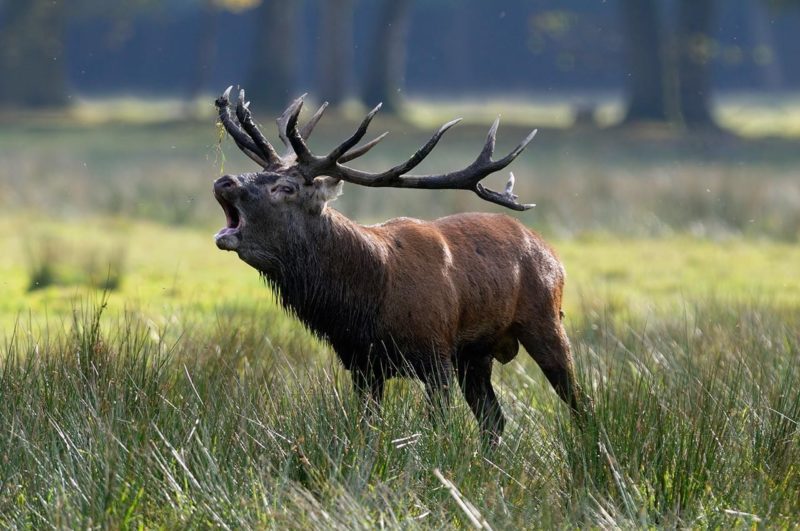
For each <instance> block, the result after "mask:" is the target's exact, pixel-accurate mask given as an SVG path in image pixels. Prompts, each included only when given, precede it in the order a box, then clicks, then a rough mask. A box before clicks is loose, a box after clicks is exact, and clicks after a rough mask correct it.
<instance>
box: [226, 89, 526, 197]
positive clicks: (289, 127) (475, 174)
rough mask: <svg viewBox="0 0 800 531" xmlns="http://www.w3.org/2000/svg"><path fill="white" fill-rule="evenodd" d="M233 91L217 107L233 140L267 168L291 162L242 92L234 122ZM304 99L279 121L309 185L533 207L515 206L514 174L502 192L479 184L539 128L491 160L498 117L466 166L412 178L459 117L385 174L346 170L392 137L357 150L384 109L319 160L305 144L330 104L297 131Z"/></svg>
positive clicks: (369, 115) (369, 116)
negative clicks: (423, 192) (451, 194)
mask: <svg viewBox="0 0 800 531" xmlns="http://www.w3.org/2000/svg"><path fill="white" fill-rule="evenodd" d="M231 89H232V87H228V90H226V91H225V92H224V93H223V94H222V96H220V97H219V98H218V99H217V100H216V102H215V103H216V106H217V109H218V110H219V119H220V122H222V125H223V126H224V127H225V129H226V130H227V131H228V133H229V134H230V135H231V137H233V140H234V142H235V143H236V145H237V146H239V149H241V150H242V151H243V152H244V153H245V154H246V155H247V156H248V157H250V158H251V159H253V160H254V161H255V162H256V163H258V164H259V165H261V166H262V167H264V168H265V169H266V168H272V167H275V166H278V165H284V164H287V163H288V162H290V160H291V159H289V160H287V158H288V157H286V156H284V157H280V156H279V155H278V154H277V152H276V151H275V148H273V147H272V145H271V144H270V143H269V141H267V139H266V138H265V137H264V135H263V134H262V133H261V131H260V130H259V129H258V127H257V126H256V124H255V122H254V121H253V119H252V116H251V114H250V109H249V108H248V106H249V102H247V103H246V102H245V101H244V100H245V98H244V90H240V91H239V102H238V103H237V105H236V120H234V117H233V115H232V114H231V111H230V101H229V96H230V91H231ZM304 98H305V94H303V95H302V96H300V97H299V98H297V99H296V100H295V101H294V102H292V104H291V105H289V107H288V108H287V109H286V111H284V113H283V114H282V115H281V117H280V118H278V120H277V122H278V129H279V134H280V137H281V140H282V141H283V143H284V144H286V146H287V147H291V149H292V151H293V152H294V158H295V160H296V167H297V168H298V169H299V170H300V173H302V175H303V177H304V179H305V180H306V182H307V183H309V184H310V183H311V182H313V181H314V179H315V178H316V177H321V176H326V177H329V178H331V179H335V180H341V181H347V182H350V183H353V184H359V185H362V186H370V187H391V188H421V189H438V190H442V189H453V190H471V191H473V192H475V193H476V194H477V195H478V196H479V197H480V198H482V199H484V200H486V201H490V202H492V203H496V204H498V205H502V206H504V207H507V208H511V209H513V210H520V211H521V210H527V209H529V208H532V207H534V206H535V205H534V204H525V203H518V202H517V199H518V197H517V196H516V195H515V194H514V191H513V190H514V174H513V173H511V174H510V178H509V180H508V182H507V183H506V187H505V190H504V191H503V192H496V191H494V190H490V189H488V188H486V187H485V186H483V185H482V184H481V181H482V180H483V179H484V178H486V177H487V176H488V175H490V174H492V173H495V172H497V171H499V170H502V169H503V168H505V167H506V166H508V165H509V164H511V162H512V161H513V160H514V159H515V158H517V156H519V154H520V153H522V151H523V150H524V149H525V148H526V147H527V146H528V144H529V143H530V142H531V140H533V137H534V136H536V133H537V130H536V129H534V130H533V131H532V132H531V133H530V134H529V135H528V136H527V137H525V138H524V139H523V140H522V142H520V143H519V145H517V147H515V148H514V149H513V150H512V151H511V153H509V154H508V155H506V156H505V157H503V158H502V159H500V160H492V154H493V153H494V146H495V137H496V135H497V128H498V126H499V125H500V118H497V119H496V120H495V121H494V124H492V127H491V128H490V129H489V134H488V135H487V137H486V143H485V144H484V146H483V149H481V152H480V153H479V154H478V157H477V158H476V159H475V161H474V162H472V164H470V165H469V166H467V167H466V168H464V169H461V170H458V171H454V172H449V173H443V174H437V175H408V172H409V171H411V170H412V169H414V168H415V167H416V166H417V165H419V163H420V162H422V160H423V159H425V157H427V156H428V155H429V154H430V152H431V151H433V148H435V147H436V144H437V143H438V142H439V139H441V137H442V135H444V134H445V133H446V132H447V130H448V129H450V128H451V127H453V126H454V125H456V124H457V123H458V122H460V121H461V119H460V118H459V119H456V120H453V121H451V122H448V123H446V124H444V125H443V126H442V127H440V128H439V130H438V131H436V132H435V133H434V134H433V136H432V137H431V138H430V140H428V142H427V143H425V145H423V146H422V147H421V148H419V149H418V150H417V152H416V153H414V154H413V155H412V156H411V157H410V158H409V159H408V160H406V161H405V162H404V163H402V164H400V165H398V166H395V167H393V168H391V169H389V170H386V171H384V172H380V173H369V172H365V171H361V170H357V169H355V168H351V167H349V166H345V165H344V163H345V162H349V161H351V160H353V159H355V158H358V157H360V156H362V155H364V154H365V153H367V152H368V151H369V150H370V149H372V148H373V147H375V145H376V144H378V142H380V141H381V140H383V138H384V137H385V136H386V135H387V134H388V133H383V134H382V135H380V136H378V137H377V138H375V139H373V140H371V141H369V142H367V143H365V144H363V145H362V146H360V147H358V148H356V147H355V146H356V144H358V143H359V142H360V141H361V139H362V138H363V137H364V135H365V134H366V132H367V128H368V127H369V124H370V122H371V121H372V118H373V117H374V116H375V114H376V113H377V112H378V111H379V110H380V108H381V105H380V104H378V105H377V106H376V107H375V108H374V109H372V110H371V111H370V112H369V113H367V115H366V116H365V117H364V119H363V120H362V121H361V124H360V125H359V126H358V128H357V129H356V130H355V132H354V133H353V134H352V135H351V136H350V137H349V138H347V139H346V140H345V141H344V142H342V143H341V144H339V145H338V146H336V147H335V148H334V149H333V150H332V151H331V152H330V153H328V154H327V155H325V156H318V155H315V154H314V153H312V152H311V150H310V149H309V148H308V145H307V144H306V140H307V139H308V137H309V135H310V134H311V131H312V130H313V129H314V126H315V125H316V124H317V122H318V121H319V119H320V118H321V117H322V114H323V113H324V112H325V109H326V107H327V106H328V103H327V102H325V103H323V104H322V106H321V107H320V108H319V110H317V112H316V113H314V116H312V117H311V119H310V120H309V121H308V123H306V124H305V126H303V128H302V129H298V126H297V121H298V117H299V116H300V111H301V110H302V108H303V99H304ZM237 120H238V123H237ZM354 148H355V149H354ZM290 155H291V153H290Z"/></svg>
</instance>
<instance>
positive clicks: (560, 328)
mask: <svg viewBox="0 0 800 531" xmlns="http://www.w3.org/2000/svg"><path fill="white" fill-rule="evenodd" d="M519 341H520V343H522V346H524V347H525V350H527V351H528V354H530V355H531V357H532V358H533V359H534V361H536V363H537V365H539V368H541V369H542V372H543V373H544V375H545V377H546V378H547V381H548V382H550V385H552V386H553V389H555V391H556V393H557V394H558V396H559V397H560V398H561V400H563V401H564V402H565V403H566V404H567V405H568V406H569V407H570V409H571V410H572V412H573V413H575V414H576V415H577V416H578V417H579V418H583V417H585V415H586V414H587V413H588V412H589V411H591V401H589V400H588V399H587V398H586V397H585V396H584V395H583V392H582V390H581V388H580V386H579V385H578V382H577V380H576V378H575V366H574V364H573V362H572V354H571V352H570V346H569V340H568V339H567V334H566V331H565V330H564V325H563V324H562V323H561V321H560V319H559V320H558V321H557V322H555V323H552V324H551V325H550V326H544V327H542V328H540V329H539V330H523V331H521V332H520V334H519Z"/></svg>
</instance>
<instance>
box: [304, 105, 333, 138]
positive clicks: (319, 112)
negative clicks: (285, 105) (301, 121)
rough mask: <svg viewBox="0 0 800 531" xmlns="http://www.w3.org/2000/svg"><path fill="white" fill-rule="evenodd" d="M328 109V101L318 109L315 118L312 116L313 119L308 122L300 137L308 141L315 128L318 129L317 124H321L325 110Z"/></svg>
mask: <svg viewBox="0 0 800 531" xmlns="http://www.w3.org/2000/svg"><path fill="white" fill-rule="evenodd" d="M327 108H328V102H327V101H326V102H325V103H323V104H322V105H320V106H319V109H317V112H315V113H314V116H312V117H311V119H310V120H309V121H308V122H306V125H304V126H303V128H302V129H301V130H300V136H302V137H303V138H305V139H306V140H308V137H309V136H310V135H311V131H313V130H314V127H316V125H317V122H319V119H320V118H322V115H323V114H324V113H325V109H327Z"/></svg>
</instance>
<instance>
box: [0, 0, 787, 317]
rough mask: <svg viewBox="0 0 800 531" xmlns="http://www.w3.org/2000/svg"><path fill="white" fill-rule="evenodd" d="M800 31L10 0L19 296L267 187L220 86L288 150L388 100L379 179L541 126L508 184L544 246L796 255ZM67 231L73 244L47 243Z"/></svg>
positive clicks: (490, 12) (376, 215)
mask: <svg viewBox="0 0 800 531" xmlns="http://www.w3.org/2000/svg"><path fill="white" fill-rule="evenodd" d="M798 28H800V2H797V1H792V0H724V1H723V0H602V1H601V0H597V1H591V2H586V1H582V0H559V1H556V0H506V1H498V2H495V1H492V2H488V1H480V0H460V1H455V0H424V1H423V0H417V1H413V0H305V1H289V0H136V1H131V2H115V3H110V2H101V1H97V0H72V1H70V2H66V1H64V0H0V73H1V74H2V75H0V160H2V165H0V208H2V209H3V212H4V213H5V214H4V216H3V217H2V218H0V221H2V222H3V223H4V229H3V230H4V240H5V241H8V242H10V245H9V247H10V248H12V249H15V250H16V251H15V252H13V253H10V254H9V256H10V257H11V258H8V259H7V260H9V263H8V267H9V268H11V269H12V270H13V272H14V273H13V274H11V273H9V275H8V277H9V278H20V279H21V278H26V280H19V281H17V282H16V284H13V285H14V287H15V288H14V289H18V290H22V291H24V290H25V288H26V287H28V288H31V289H35V288H37V287H43V286H49V285H53V284H59V283H60V284H71V283H74V282H73V280H74V279H76V278H77V279H80V278H86V277H97V276H98V275H99V273H98V272H99V271H108V270H114V271H117V270H119V271H123V270H125V269H126V268H127V269H128V270H130V268H131V267H132V266H131V263H133V262H135V258H134V257H131V256H128V254H126V251H130V252H134V250H135V249H137V248H138V246H139V244H140V242H137V241H135V239H131V238H130V237H129V236H128V232H126V231H129V230H131V229H130V227H131V226H133V225H131V224H132V223H133V224H135V223H142V222H145V223H150V222H155V223H157V224H160V225H162V226H165V227H167V226H171V227H179V228H183V227H185V228H190V229H202V230H203V231H207V232H211V233H213V230H215V228H216V227H217V226H218V225H219V224H220V223H221V221H222V218H221V212H220V211H219V209H218V206H217V205H216V204H215V202H214V199H213V197H212V194H211V193H210V182H211V181H212V180H213V179H214V178H215V177H217V176H219V175H220V173H222V172H235V171H249V170H252V166H251V165H250V161H249V160H248V159H247V158H246V157H244V156H242V155H241V154H240V153H239V152H238V151H237V150H236V149H235V147H234V146H233V144H231V143H230V142H229V141H227V140H225V139H224V138H223V137H221V136H220V133H219V130H218V129H217V128H215V127H214V121H215V115H214V108H213V104H212V102H213V99H214V98H215V97H216V95H218V94H219V93H220V92H221V91H222V90H224V89H225V87H227V86H228V85H240V86H242V87H244V88H246V89H247V96H248V99H250V100H251V101H252V109H253V111H254V114H255V117H256V119H257V120H259V121H260V122H261V123H262V125H263V128H264V131H265V133H266V134H268V135H272V137H273V138H274V136H275V130H274V125H273V119H274V117H276V116H278V115H279V114H280V112H281V111H282V110H283V109H284V107H285V106H286V105H287V103H288V102H289V101H290V100H291V99H293V98H295V97H297V96H298V95H299V94H301V93H304V92H308V93H309V98H310V100H311V103H320V102H322V101H329V102H330V103H331V107H330V109H329V110H328V113H327V115H326V117H325V118H324V119H323V120H322V122H321V123H320V125H319V126H318V129H317V131H316V132H315V136H314V138H313V139H312V148H314V149H318V150H320V151H321V150H323V149H325V148H327V147H329V146H332V145H334V144H335V143H338V141H339V140H340V139H341V138H342V137H343V136H344V135H345V134H346V131H348V130H349V129H350V128H352V127H354V126H355V124H357V123H358V121H359V120H360V118H361V117H362V116H363V114H364V113H365V111H366V110H367V109H368V108H371V107H372V106H373V105H375V104H376V103H377V102H378V101H382V102H383V103H384V107H383V109H382V111H381V113H380V114H379V116H378V118H377V120H376V121H375V122H374V123H373V127H372V128H373V130H374V133H375V134H378V133H380V132H383V131H386V130H388V131H390V132H391V135H390V136H389V137H388V138H387V139H386V140H384V142H383V145H382V146H380V147H379V148H378V149H375V150H373V151H372V152H370V154H369V155H367V156H366V157H364V158H363V159H360V160H359V162H360V164H362V167H363V168H364V169H366V170H373V171H374V170H378V169H384V168H386V167H390V166H393V165H395V164H397V163H398V162H399V161H401V160H404V159H405V158H406V157H408V156H409V154H410V153H413V151H414V150H415V149H416V148H417V147H418V146H419V145H421V143H423V142H424V141H425V140H426V139H427V138H428V136H429V135H430V132H431V131H432V130H434V129H435V128H437V127H438V125H439V124H441V123H444V122H445V121H449V120H451V119H452V118H454V117H456V116H463V117H464V118H465V120H464V122H463V123H462V124H460V125H459V126H458V127H457V128H454V129H453V130H452V131H451V132H448V134H447V137H446V138H445V139H444V140H443V142H442V143H441V144H440V145H439V147H437V150H436V153H434V154H433V156H431V157H429V158H428V159H427V160H426V161H425V162H424V163H423V165H422V166H421V168H420V171H423V172H427V171H439V170H452V169H453V168H456V167H461V166H464V165H466V164H468V163H469V162H470V161H471V160H472V159H473V158H474V156H475V153H476V150H477V149H479V147H480V146H481V144H482V139H483V138H484V135H485V134H486V129H487V128H488V126H489V124H490V123H491V122H492V120H493V119H494V118H495V117H496V116H497V115H501V116H502V124H501V127H500V132H499V135H498V144H499V145H498V152H499V151H501V150H505V149H510V147H511V146H513V145H514V144H515V143H516V142H518V141H519V139H521V138H523V137H524V136H525V135H526V134H527V132H528V131H530V129H532V128H534V127H537V128H539V129H540V130H541V131H540V134H539V135H538V137H537V138H536V140H535V141H534V143H533V144H532V145H531V147H530V148H529V149H528V150H527V151H526V152H525V154H523V156H522V157H520V158H519V159H518V160H517V161H516V162H515V167H514V171H515V173H516V175H517V182H518V184H517V188H516V190H517V192H518V193H519V195H520V197H521V198H522V200H524V201H529V202H535V203H537V207H536V208H535V209H533V210H531V211H529V212H526V213H523V214H521V215H520V219H522V220H523V222H525V223H526V224H528V225H531V226H533V227H535V228H536V229H537V230H540V231H542V232H543V233H545V235H546V236H548V237H551V238H561V239H570V238H575V237H581V236H586V235H592V234H610V235H614V236H615V237H637V238H638V237H642V238H651V237H664V236H669V235H673V234H678V235H683V234H689V235H691V236H693V237H702V238H712V239H720V238H731V237H736V238H739V237H745V238H769V239H773V240H778V241H782V242H796V241H797V240H798V238H800V178H799V176H798V167H799V166H798V163H800V149H798V138H800V53H798V51H800V38H798V31H797V30H798ZM311 106H312V105H309V107H311ZM505 178H506V176H504V175H498V176H496V177H493V178H490V180H492V179H496V180H497V183H501V182H504V180H505ZM495 186H499V184H495ZM336 208H338V209H340V210H342V211H344V212H345V213H346V214H347V215H350V216H353V217H355V218H356V219H358V220H359V221H362V222H365V223H369V222H375V221H381V220H384V219H387V218H389V217H393V216H398V215H410V216H417V217H423V218H429V219H430V218H433V217H436V216H441V215H446V214H449V213H453V212H459V211H465V210H493V211H502V208H500V207H497V206H495V205H489V204H486V203H485V202H482V201H480V200H479V199H478V198H476V197H474V196H473V195H472V194H468V193H461V192H458V191H440V192H436V193H431V192H423V191H413V190H412V191H408V190H367V189H359V187H356V186H347V187H346V189H345V194H344V196H343V197H342V198H341V199H339V200H338V201H337V202H336ZM98 219H100V220H103V221H102V222H100V221H98ZM23 220H24V221H23ZM109 220H113V223H110V222H109ZM53 221H55V222H56V223H57V224H58V228H59V230H61V231H62V232H63V234H61V233H58V230H53V229H52V228H45V229H41V228H40V225H41V224H42V223H46V222H53ZM66 222H69V223H67V224H65V223H66ZM89 226H92V227H103V231H104V233H105V234H106V236H105V237H106V238H107V239H109V240H110V243H108V244H107V245H105V246H100V244H99V243H98V241H101V240H102V238H100V239H99V240H97V239H89V238H86V237H85V234H86V231H87V227H89ZM120 227H122V228H120ZM125 227H128V228H125ZM109 235H110V236H109ZM90 240H91V241H90ZM207 251H208V252H209V253H212V252H215V251H214V249H213V246H211V245H209V246H208V249H207ZM87 257H91V258H87ZM87 261H89V262H90V263H88V264H87V263H85V262H87ZM62 262H72V264H71V265H70V264H69V263H68V264H67V265H64V264H63V263H62ZM165 267H167V268H169V267H172V266H165ZM87 271H88V272H87ZM121 274H122V273H120V275H121ZM71 279H72V280H71ZM120 282H121V281H120V280H119V279H116V280H115V279H113V278H112V279H111V280H110V281H109V282H105V281H104V284H108V285H111V286H116V285H117V284H119V283H120ZM7 285H8V284H7ZM26 304H27V302H23V301H22V299H19V300H17V302H16V303H15V304H14V305H13V308H12V310H13V311H18V310H19V309H20V308H25V307H26Z"/></svg>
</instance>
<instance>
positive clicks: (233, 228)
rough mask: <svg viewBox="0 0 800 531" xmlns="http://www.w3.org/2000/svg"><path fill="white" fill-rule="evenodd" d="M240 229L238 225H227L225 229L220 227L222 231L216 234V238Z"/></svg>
mask: <svg viewBox="0 0 800 531" xmlns="http://www.w3.org/2000/svg"><path fill="white" fill-rule="evenodd" d="M237 230H238V229H237V228H236V227H225V228H224V229H220V231H219V232H218V233H217V234H216V236H214V239H217V240H218V239H220V238H222V237H224V236H228V235H230V234H234V233H236V231H237Z"/></svg>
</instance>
